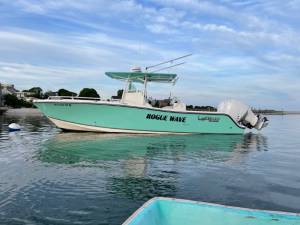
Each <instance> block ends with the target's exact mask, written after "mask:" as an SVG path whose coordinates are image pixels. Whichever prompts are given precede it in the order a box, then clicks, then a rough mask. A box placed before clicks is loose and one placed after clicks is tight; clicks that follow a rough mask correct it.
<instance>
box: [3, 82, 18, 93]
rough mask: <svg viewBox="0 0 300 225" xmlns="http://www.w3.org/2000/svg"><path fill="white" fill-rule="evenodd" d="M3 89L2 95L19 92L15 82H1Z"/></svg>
mask: <svg viewBox="0 0 300 225" xmlns="http://www.w3.org/2000/svg"><path fill="white" fill-rule="evenodd" d="M1 91H2V95H7V94H10V95H15V94H16V93H17V92H18V90H17V89H15V86H14V85H13V84H1Z"/></svg>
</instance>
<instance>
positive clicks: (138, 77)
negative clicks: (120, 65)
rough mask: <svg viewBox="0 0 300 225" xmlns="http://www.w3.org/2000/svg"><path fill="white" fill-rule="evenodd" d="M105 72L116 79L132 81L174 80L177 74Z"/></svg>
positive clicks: (166, 81) (168, 81)
mask: <svg viewBox="0 0 300 225" xmlns="http://www.w3.org/2000/svg"><path fill="white" fill-rule="evenodd" d="M105 74H106V75H107V76H109V77H111V78H113V79H117V80H129V81H133V82H139V83H144V82H145V80H147V82H164V83H171V82H174V81H175V79H176V77H177V75H176V74H172V73H143V72H105Z"/></svg>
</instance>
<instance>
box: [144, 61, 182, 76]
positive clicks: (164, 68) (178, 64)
mask: <svg viewBox="0 0 300 225" xmlns="http://www.w3.org/2000/svg"><path fill="white" fill-rule="evenodd" d="M182 64H185V62H182V63H177V64H175V65H172V66H167V67H163V68H160V69H157V70H153V71H150V72H151V73H155V72H158V71H161V70H166V69H169V68H172V67H175V66H180V65H182Z"/></svg>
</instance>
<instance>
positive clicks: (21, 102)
mask: <svg viewBox="0 0 300 225" xmlns="http://www.w3.org/2000/svg"><path fill="white" fill-rule="evenodd" d="M22 92H25V93H26V92H27V93H31V94H30V95H29V96H28V97H32V98H36V99H47V98H49V97H50V96H73V97H92V98H100V95H99V94H98V92H97V91H96V90H95V89H94V88H83V89H82V90H81V91H80V92H79V94H78V95H77V93H75V92H72V91H69V90H67V89H64V88H61V89H59V90H58V91H57V92H53V91H46V92H43V89H42V88H40V87H33V88H30V89H28V90H23V91H22ZM3 100H4V104H5V105H6V106H9V107H12V108H22V107H25V108H31V107H34V105H33V104H32V102H30V101H26V100H25V99H23V98H18V97H17V96H16V94H6V95H4V96H3Z"/></svg>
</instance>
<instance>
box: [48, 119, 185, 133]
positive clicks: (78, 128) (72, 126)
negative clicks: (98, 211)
mask: <svg viewBox="0 0 300 225" xmlns="http://www.w3.org/2000/svg"><path fill="white" fill-rule="evenodd" d="M48 118H49V119H50V120H51V122H52V123H54V124H55V125H56V126H57V127H58V128H61V129H65V130H73V131H89V132H100V133H135V134H137V133H138V134H172V132H156V131H138V130H125V129H111V128H105V127H94V126H87V125H82V124H76V123H71V122H66V121H62V120H57V119H53V118H51V117H48ZM176 134H186V133H177V132H176Z"/></svg>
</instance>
